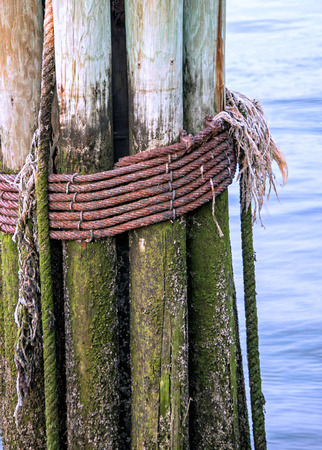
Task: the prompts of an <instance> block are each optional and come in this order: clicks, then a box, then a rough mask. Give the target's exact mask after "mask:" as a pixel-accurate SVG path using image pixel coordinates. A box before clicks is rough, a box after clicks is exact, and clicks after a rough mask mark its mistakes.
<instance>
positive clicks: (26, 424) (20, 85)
mask: <svg viewBox="0 0 322 450" xmlns="http://www.w3.org/2000/svg"><path fill="white" fill-rule="evenodd" d="M42 35H43V6H42V2H41V0H24V1H22V0H19V1H15V2H1V3H0V41H1V47H2V48H3V49H5V51H1V52H0V142H1V144H0V147H1V152H0V160H1V169H2V171H14V172H17V171H19V170H20V169H21V167H22V166H23V164H24V162H25V158H26V156H27V155H28V153H29V151H30V145H31V141H32V136H33V133H34V131H35V129H36V127H37V116H38V109H39V101H40V80H41V58H42ZM1 253H2V278H3V280H2V281H3V294H2V310H3V320H4V322H3V328H2V329H1V332H2V333H3V332H4V334H2V335H1V337H0V340H1V341H2V345H3V344H4V367H2V373H3V374H4V384H2V390H4V395H2V396H1V397H2V398H1V403H2V412H3V414H1V418H0V428H1V434H2V442H3V446H4V447H5V448H39V449H42V448H45V445H46V444H45V406H44V386H43V383H44V379H43V370H42V363H41V361H40V363H39V365H38V368H37V373H36V384H35V386H33V389H32V390H31V392H30V395H29V397H28V399H27V400H26V401H25V402H24V409H23V413H22V416H21V426H20V428H19V430H17V428H16V424H15V419H14V411H15V407H16V404H17V392H16V378H17V370H16V367H15V363H14V361H15V359H14V355H15V342H16V338H17V326H16V324H15V321H14V312H15V308H16V304H17V301H18V296H19V279H18V269H19V267H18V252H17V246H16V244H15V243H14V242H13V241H12V236H10V235H5V234H3V233H1Z"/></svg>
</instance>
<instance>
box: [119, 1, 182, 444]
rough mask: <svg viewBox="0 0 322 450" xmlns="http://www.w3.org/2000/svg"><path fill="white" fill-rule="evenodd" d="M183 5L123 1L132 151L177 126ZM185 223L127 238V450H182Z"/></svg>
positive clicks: (170, 136)
mask: <svg viewBox="0 0 322 450" xmlns="http://www.w3.org/2000/svg"><path fill="white" fill-rule="evenodd" d="M182 14H183V4H182V1H180V0H178V1H177V0H167V1H164V2H160V1H157V0H153V1H147V0H141V1H134V0H131V1H127V2H126V3H125V19H126V36H127V58H128V81H129V126H130V152H131V153H136V152H138V151H142V150H146V149H150V148H153V147H155V146H160V145H169V144H171V143H173V142H175V141H177V140H178V138H179V131H180V128H182ZM185 233H186V225H185V220H184V219H181V220H180V221H177V220H175V221H173V222H167V223H163V224H158V225H153V226H149V227H146V228H144V229H139V230H136V231H134V232H132V233H131V237H130V296H131V360H132V441H131V445H132V448H135V449H140V448H173V449H180V448H187V447H188V442H187V430H188V420H185V419H186V416H187V408H188V374H187V323H186V321H187V319H186V316H187V303H186V302H187V294H186V289H187V287H186V246H185Z"/></svg>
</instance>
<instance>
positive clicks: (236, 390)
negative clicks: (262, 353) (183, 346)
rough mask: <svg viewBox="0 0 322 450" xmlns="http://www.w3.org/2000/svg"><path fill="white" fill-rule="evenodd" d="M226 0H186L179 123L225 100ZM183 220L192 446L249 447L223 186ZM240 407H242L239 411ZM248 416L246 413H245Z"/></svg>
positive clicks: (190, 126) (196, 119)
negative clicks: (212, 201)
mask: <svg viewBox="0 0 322 450" xmlns="http://www.w3.org/2000/svg"><path fill="white" fill-rule="evenodd" d="M224 31H225V2H224V1H221V0H217V1H215V2H211V1H209V0H203V1H200V2H193V1H191V0H185V1H184V43H185V45H184V68H183V73H184V88H183V89H184V128H185V129H187V131H188V132H189V133H196V132H198V131H199V130H200V129H201V128H203V126H204V124H203V119H204V117H205V116H206V115H208V114H212V115H214V114H215V112H219V111H220V110H222V108H223V106H224V101H223V98H224V97H223V96H224ZM215 217H216V220H217V221H218V223H219V225H220V228H221V230H222V232H223V233H224V237H222V238H221V237H220V236H219V232H218V229H217V226H216V224H215V222H214V220H213V217H212V205H211V204H208V205H205V206H203V207H201V208H200V209H199V210H197V211H195V212H194V213H192V214H190V215H189V219H188V240H187V252H188V274H189V277H188V294H189V295H188V302H189V315H188V317H189V377H190V395H191V397H192V399H193V402H192V403H191V407H190V411H191V414H190V445H191V446H192V447H193V448H218V449H219V448H239V446H240V448H249V430H248V421H247V409H246V400H245V390H244V383H243V374H242V365H241V354H240V345H239V336H238V322H237V320H238V319H237V314H236V312H237V310H236V298H235V291H234V283H233V274H232V264H231V250H230V241H229V225H228V194H227V191H226V192H224V193H223V194H221V195H220V196H219V197H217V198H216V202H215ZM245 411H246V412H245ZM245 415H246V419H245Z"/></svg>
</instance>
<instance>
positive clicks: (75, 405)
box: [64, 239, 118, 448]
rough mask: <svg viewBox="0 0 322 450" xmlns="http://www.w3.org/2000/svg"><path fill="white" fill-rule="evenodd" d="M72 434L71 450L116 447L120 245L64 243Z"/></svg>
mask: <svg viewBox="0 0 322 450" xmlns="http://www.w3.org/2000/svg"><path fill="white" fill-rule="evenodd" d="M64 259H65V261H64V264H65V295H66V303H65V313H66V317H65V322H66V325H65V329H66V350H67V352H66V370H67V408H68V425H67V427H68V433H69V446H70V447H71V448H80V447H81V448H97V447H99V448H103V447H105V448H117V446H118V444H117V441H118V437H117V434H118V390H117V389H118V384H117V380H118V354H117V320H116V317H117V311H116V304H115V266H114V263H115V260H116V250H115V243H114V240H112V239H106V240H102V241H100V242H91V243H82V242H65V243H64Z"/></svg>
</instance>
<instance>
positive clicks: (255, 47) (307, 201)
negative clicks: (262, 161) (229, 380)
mask: <svg viewBox="0 0 322 450" xmlns="http://www.w3.org/2000/svg"><path fill="white" fill-rule="evenodd" d="M226 69H227V72H226V82H227V86H228V87H229V88H230V89H234V90H238V91H241V92H243V93H245V94H246V95H248V96H250V97H255V98H257V99H258V100H259V101H260V102H261V103H262V105H263V108H264V111H265V113H266V116H267V119H268V122H269V125H270V129H271V133H272V135H273V138H274V140H275V141H276V142H277V144H278V146H279V148H280V149H281V150H282V151H283V153H285V154H286V157H287V162H288V167H289V180H288V183H287V185H286V187H284V188H283V189H279V196H280V201H281V204H279V203H278V202H277V201H276V200H275V199H273V197H271V199H270V201H269V202H268V204H267V206H266V207H265V211H264V214H263V220H264V225H265V227H266V230H265V229H263V228H261V227H260V225H258V224H257V225H255V228H254V240H255V250H256V253H257V263H256V275H257V292H258V298H257V300H258V313H259V324H260V352H261V365H262V378H263V392H264V395H265V398H266V405H265V406H266V429H267V438H268V448H269V449H282V450H284V449H289V450H294V449H301V450H304V449H305V450H306V449H322V302H321V299H322V282H321V274H322V255H321V254H322V245H321V243H322V181H321V178H322V177H321V169H322V2H321V1H320V0H307V1H305V2H303V1H297V0H283V1H282V2H281V1H275V0H265V2H264V1H259V0H257V1H256V0H246V1H243V2H240V1H238V0H228V1H227V43H226ZM276 176H277V181H278V183H279V182H280V176H279V174H278V169H277V168H276ZM230 203H231V240H232V245H233V255H234V267H235V280H236V285H237V290H238V297H239V303H240V322H241V325H243V323H244V318H243V317H244V312H243V308H242V300H243V298H242V296H243V293H242V273H241V262H240V258H241V254H240V243H239V233H240V232H239V227H240V225H239V218H238V216H239V206H238V184H237V183H235V184H234V185H233V186H232V187H231V188H230ZM242 333H243V336H242V339H244V330H242ZM245 353H246V352H245V350H244V355H245ZM244 359H246V358H245V356H244Z"/></svg>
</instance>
